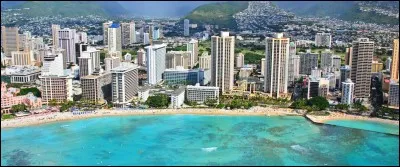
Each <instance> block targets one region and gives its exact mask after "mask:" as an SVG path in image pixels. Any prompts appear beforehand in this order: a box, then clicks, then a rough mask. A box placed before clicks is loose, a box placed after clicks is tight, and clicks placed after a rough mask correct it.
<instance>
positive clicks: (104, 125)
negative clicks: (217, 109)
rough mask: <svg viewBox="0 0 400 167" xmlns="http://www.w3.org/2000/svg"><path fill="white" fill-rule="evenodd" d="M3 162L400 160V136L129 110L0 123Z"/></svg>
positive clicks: (281, 120)
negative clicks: (56, 120)
mask: <svg viewBox="0 0 400 167" xmlns="http://www.w3.org/2000/svg"><path fill="white" fill-rule="evenodd" d="M1 156H2V158H1V165H104V166H106V165H322V166H323V165H328V166H331V165H397V166H398V165H399V137H398V136H395V135H387V134H384V133H376V132H371V131H365V130H360V129H353V128H345V127H337V126H330V125H323V126H319V125H313V124H311V123H310V122H308V121H307V120H305V119H304V118H302V117H296V116H276V117H263V116H194V115H170V116H125V117H107V118H92V119H87V120H77V121H71V122H59V123H52V124H44V125H39V126H31V127H22V128H12V129H2V130H1Z"/></svg>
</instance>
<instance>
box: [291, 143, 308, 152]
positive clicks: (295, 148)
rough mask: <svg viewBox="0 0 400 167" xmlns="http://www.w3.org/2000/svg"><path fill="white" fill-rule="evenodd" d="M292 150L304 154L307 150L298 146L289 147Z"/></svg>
mask: <svg viewBox="0 0 400 167" xmlns="http://www.w3.org/2000/svg"><path fill="white" fill-rule="evenodd" d="M290 147H291V148H292V149H293V150H296V151H300V152H302V153H306V152H307V151H308V150H307V149H306V148H304V147H302V146H300V145H298V144H296V145H292V146H290Z"/></svg>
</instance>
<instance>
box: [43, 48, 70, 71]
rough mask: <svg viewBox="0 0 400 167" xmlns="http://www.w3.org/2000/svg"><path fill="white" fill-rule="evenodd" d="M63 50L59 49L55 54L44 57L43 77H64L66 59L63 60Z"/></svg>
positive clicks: (51, 53)
mask: <svg viewBox="0 0 400 167" xmlns="http://www.w3.org/2000/svg"><path fill="white" fill-rule="evenodd" d="M63 52H64V51H63V50H62V49H58V50H55V51H54V52H50V53H48V54H47V55H45V56H44V57H43V67H42V75H43V76H50V75H54V76H62V75H64V66H63V65H64V64H65V63H64V58H63V55H62V54H63Z"/></svg>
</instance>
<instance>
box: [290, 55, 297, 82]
mask: <svg viewBox="0 0 400 167" xmlns="http://www.w3.org/2000/svg"><path fill="white" fill-rule="evenodd" d="M289 61H290V60H289ZM290 66H291V67H290V68H289V70H292V71H291V74H289V83H290V84H294V83H295V81H296V79H297V78H298V77H299V76H300V56H299V55H294V56H292V57H291V64H290Z"/></svg>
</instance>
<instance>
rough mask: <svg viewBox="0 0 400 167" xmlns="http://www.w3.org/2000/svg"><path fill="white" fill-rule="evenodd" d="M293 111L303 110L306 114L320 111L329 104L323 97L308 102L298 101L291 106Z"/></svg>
mask: <svg viewBox="0 0 400 167" xmlns="http://www.w3.org/2000/svg"><path fill="white" fill-rule="evenodd" d="M290 107H291V108H294V109H305V110H307V111H308V112H311V111H322V110H325V109H326V108H328V107H329V102H328V100H326V98H325V97H321V96H316V97H313V98H311V99H309V100H306V99H299V100H296V101H294V102H293V103H292V104H291V105H290Z"/></svg>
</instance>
